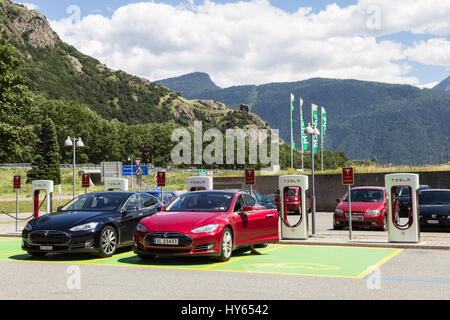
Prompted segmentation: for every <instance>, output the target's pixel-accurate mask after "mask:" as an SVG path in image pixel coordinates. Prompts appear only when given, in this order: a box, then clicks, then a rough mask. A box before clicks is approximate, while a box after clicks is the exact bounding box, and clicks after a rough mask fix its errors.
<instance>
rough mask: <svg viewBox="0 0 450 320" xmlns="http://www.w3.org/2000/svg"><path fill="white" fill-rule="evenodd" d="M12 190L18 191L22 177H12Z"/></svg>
mask: <svg viewBox="0 0 450 320" xmlns="http://www.w3.org/2000/svg"><path fill="white" fill-rule="evenodd" d="M13 185H14V189H20V188H21V186H22V176H14V183H13Z"/></svg>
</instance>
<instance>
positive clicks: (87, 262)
mask: <svg viewBox="0 0 450 320" xmlns="http://www.w3.org/2000/svg"><path fill="white" fill-rule="evenodd" d="M133 254H134V252H124V253H120V254H117V255H114V256H112V257H109V258H97V259H91V260H87V261H82V262H80V264H89V263H91V262H95V261H103V260H105V259H111V258H118V257H122V256H127V255H129V256H132V255H133Z"/></svg>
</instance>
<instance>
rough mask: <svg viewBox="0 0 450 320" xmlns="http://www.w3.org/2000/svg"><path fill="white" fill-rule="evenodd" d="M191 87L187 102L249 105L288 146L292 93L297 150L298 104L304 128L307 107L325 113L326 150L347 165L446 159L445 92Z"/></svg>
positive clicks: (312, 82) (332, 84) (303, 84)
mask: <svg viewBox="0 0 450 320" xmlns="http://www.w3.org/2000/svg"><path fill="white" fill-rule="evenodd" d="M174 80H176V79H172V80H171V81H174ZM192 86H193V87H192V88H191V89H189V88H187V87H186V88H184V90H185V95H186V96H188V97H189V98H196V99H212V100H215V101H221V102H223V103H225V104H226V105H227V106H229V107H232V108H239V106H240V104H242V103H245V104H249V105H251V106H252V112H254V113H256V114H258V115H259V116H260V117H261V118H262V119H263V120H264V121H267V123H268V124H269V125H270V127H271V128H274V129H279V130H280V136H281V138H282V139H284V140H285V141H289V140H290V113H289V110H290V109H289V105H290V101H289V96H290V93H293V94H294V95H295V97H296V111H295V116H294V133H295V134H294V135H295V143H296V145H297V147H299V146H300V119H299V118H300V115H299V107H298V106H299V99H300V98H302V99H303V100H304V107H303V116H304V119H305V122H312V121H311V104H312V103H314V104H317V105H319V106H323V107H324V108H325V109H326V110H327V113H328V131H327V135H326V137H325V142H324V147H325V149H326V150H331V151H343V152H345V154H346V155H348V156H349V158H350V159H361V160H363V159H373V158H377V160H379V161H380V162H381V163H393V164H406V165H408V164H409V165H420V164H435V163H439V161H440V160H441V159H446V157H445V156H444V154H443V152H445V150H446V144H447V143H450V141H449V140H450V138H449V133H450V91H448V92H447V91H440V90H431V89H419V88H417V87H413V86H409V85H398V84H387V83H380V82H370V81H359V80H336V79H322V78H314V79H309V80H304V81H297V82H284V83H269V84H264V85H258V86H256V85H243V86H234V87H229V88H224V89H218V90H208V91H203V92H202V91H201V90H199V87H195V84H194V83H192ZM168 87H169V88H170V85H169V86H168ZM195 92H199V93H195Z"/></svg>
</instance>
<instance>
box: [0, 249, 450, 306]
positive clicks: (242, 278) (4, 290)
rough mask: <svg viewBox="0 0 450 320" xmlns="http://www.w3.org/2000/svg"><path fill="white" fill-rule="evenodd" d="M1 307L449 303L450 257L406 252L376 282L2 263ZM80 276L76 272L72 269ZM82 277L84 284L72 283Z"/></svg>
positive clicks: (434, 252)
mask: <svg viewBox="0 0 450 320" xmlns="http://www.w3.org/2000/svg"><path fill="white" fill-rule="evenodd" d="M0 268H1V270H2V272H1V274H0V299H2V300H4V299H63V300H65V299H88V300H89V299H106V300H115V299H121V300H135V299H144V300H145V299H162V300H210V299H214V300H216V299H218V300H261V299H262V300H293V299H294V300H297V299H333V300H334V299H339V300H340V299H364V300H365V299H370V300H373V299H402V300H403V299H432V300H435V299H449V298H450V296H449V294H448V293H449V292H450V276H449V274H448V270H450V252H449V251H437V250H428V251H427V250H404V251H403V252H401V253H400V254H398V255H396V256H395V257H394V258H392V259H390V260H389V261H387V262H386V263H385V264H383V265H382V267H381V268H380V269H379V273H377V274H373V276H374V277H376V278H375V279H372V278H369V279H347V278H334V277H315V276H292V275H278V274H276V275H275V274H257V273H243V272H215V271H207V270H202V271H199V270H195V271H192V270H184V269H164V268H144V267H117V266H104V265H83V264H77V263H76V262H74V263H73V264H71V263H50V262H20V261H14V262H12V261H8V262H7V261H0ZM73 268H75V269H73ZM75 272H76V274H79V275H80V277H79V278H77V279H79V282H77V281H75V282H74V281H73V278H72V277H73V276H74V275H75Z"/></svg>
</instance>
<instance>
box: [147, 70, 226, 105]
mask: <svg viewBox="0 0 450 320" xmlns="http://www.w3.org/2000/svg"><path fill="white" fill-rule="evenodd" d="M155 83H156V84H158V85H160V86H164V87H167V88H170V89H171V90H173V91H175V92H179V93H180V94H181V95H182V96H183V97H185V98H187V99H192V98H191V97H194V96H196V95H198V94H200V93H203V92H206V91H213V90H220V89H221V88H220V87H218V86H216V84H215V83H214V82H213V81H212V80H211V78H210V77H209V75H208V74H206V73H202V72H194V73H189V74H186V75H184V76H181V77H175V78H169V79H165V80H160V81H155Z"/></svg>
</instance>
